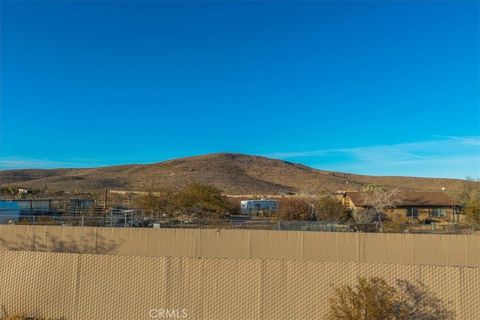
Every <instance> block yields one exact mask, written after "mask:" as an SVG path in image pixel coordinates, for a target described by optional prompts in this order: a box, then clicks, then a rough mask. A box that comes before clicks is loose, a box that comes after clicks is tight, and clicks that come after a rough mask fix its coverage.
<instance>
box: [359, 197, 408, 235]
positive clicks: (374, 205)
mask: <svg viewBox="0 0 480 320" xmlns="http://www.w3.org/2000/svg"><path fill="white" fill-rule="evenodd" d="M398 194H399V192H398V189H396V188H395V189H391V190H384V189H382V188H375V189H374V190H373V191H370V192H365V193H364V195H363V201H364V204H365V210H364V211H363V212H360V218H363V220H371V221H370V222H373V221H374V220H378V222H379V223H380V228H382V227H383V218H382V216H383V215H384V214H385V210H386V209H391V208H395V207H396V206H397V205H398V203H399V197H398Z"/></svg>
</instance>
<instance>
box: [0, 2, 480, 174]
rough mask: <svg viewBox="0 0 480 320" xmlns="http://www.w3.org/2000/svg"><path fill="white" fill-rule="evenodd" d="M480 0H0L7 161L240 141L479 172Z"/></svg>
mask: <svg viewBox="0 0 480 320" xmlns="http://www.w3.org/2000/svg"><path fill="white" fill-rule="evenodd" d="M479 16H480V3H479V2H476V1H471V2H445V1H438V2H433V1H424V2H414V1H401V2H400V1H398V2H386V1H378V2H352V1H349V2H336V1H327V2H155V1H146V2H126V1H119V2H114V1H103V2H94V1H84V2H71V1H50V2H42V1H33V2H27V1H2V2H1V37H0V44H1V57H0V59H1V64H0V67H1V69H0V75H1V79H0V80H1V84H0V89H1V97H0V102H1V105H0V169H13V168H52V167H89V166H97V165H112V164H124V163H150V162H158V161H162V160H165V159H171V158H175V157H182V156H190V155H197V154H203V153H213V152H239V153H248V154H257V155H266V156H270V157H275V158H280V159H285V160H289V161H295V162H301V163H304V164H307V165H311V166H314V167H316V168H319V169H326V170H340V171H346V172H353V173H363V174H375V175H416V176H442V177H459V178H463V177H465V176H467V175H468V176H473V177H478V176H480V111H479V109H480V98H479V88H480V81H479V74H480V64H479V54H480V53H479V47H480V40H479V30H480V22H479V20H480V19H479Z"/></svg>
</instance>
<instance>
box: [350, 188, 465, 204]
mask: <svg viewBox="0 0 480 320" xmlns="http://www.w3.org/2000/svg"><path fill="white" fill-rule="evenodd" d="M368 194H369V193H368V192H347V193H346V194H345V195H346V196H347V197H349V198H350V199H351V200H352V202H353V204H354V205H355V206H357V207H363V206H368V203H367V202H368ZM397 201H398V203H397V205H396V206H397V207H404V206H454V205H458V203H457V202H456V201H454V200H453V199H452V198H450V197H449V196H448V195H447V194H446V193H444V192H426V191H425V192H423V191H418V192H416V191H400V192H399V193H398V196H397Z"/></svg>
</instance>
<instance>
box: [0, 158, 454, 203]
mask: <svg viewBox="0 0 480 320" xmlns="http://www.w3.org/2000/svg"><path fill="white" fill-rule="evenodd" d="M193 182H195V183H202V184H211V185H214V186H216V187H218V188H220V189H221V190H223V191H224V192H225V193H228V194H259V195H264V194H279V193H281V192H295V193H305V194H320V193H326V192H331V191H336V190H350V191H353V190H360V189H361V188H362V187H363V186H365V185H368V184H377V185H382V186H388V187H400V188H402V189H409V190H425V191H427V190H428V191H439V190H441V188H442V187H445V188H446V189H447V192H450V193H451V195H455V194H457V193H458V192H459V191H460V190H461V189H462V188H463V181H462V180H455V179H442V178H439V179H432V178H412V177H372V176H362V175H353V174H344V173H336V172H328V171H321V170H316V169H313V168H309V167H306V166H303V165H299V164H294V163H289V162H285V161H281V160H274V159H268V158H265V157H258V156H247V155H240V154H211V155H204V156H198V157H191V158H183V159H176V160H171V161H165V162H160V163H155V164H150V165H128V166H114V167H102V168H92V169H59V170H8V171H0V185H7V184H13V183H15V184H17V185H20V186H25V187H29V186H30V187H43V186H45V185H47V186H48V188H49V190H62V189H63V190H69V191H74V192H75V191H76V192H84V191H94V190H98V191H99V190H102V189H105V188H111V189H124V190H146V191H150V190H158V189H161V188H174V189H178V188H182V187H184V186H186V185H187V184H190V183H193Z"/></svg>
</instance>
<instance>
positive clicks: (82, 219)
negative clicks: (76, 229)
mask: <svg viewBox="0 0 480 320" xmlns="http://www.w3.org/2000/svg"><path fill="white" fill-rule="evenodd" d="M84 218H85V217H84V216H82V227H83V219H84Z"/></svg>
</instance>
